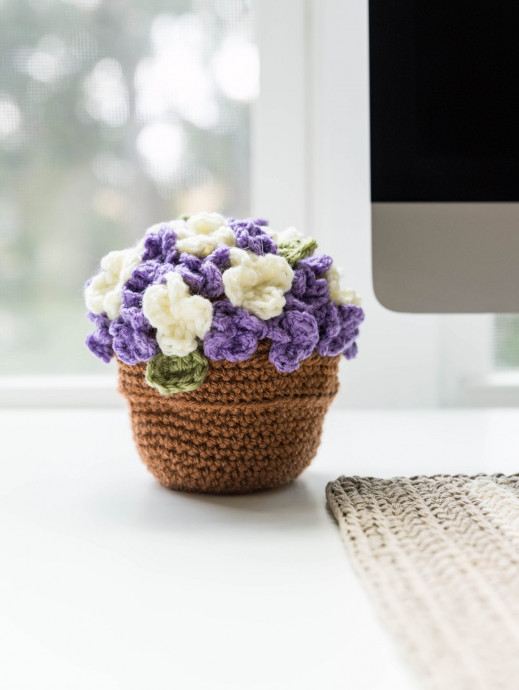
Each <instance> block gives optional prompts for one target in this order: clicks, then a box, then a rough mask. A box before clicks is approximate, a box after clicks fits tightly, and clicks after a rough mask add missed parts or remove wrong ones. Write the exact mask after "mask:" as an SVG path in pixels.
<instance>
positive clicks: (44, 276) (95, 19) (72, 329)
mask: <svg viewBox="0 0 519 690" xmlns="http://www.w3.org/2000/svg"><path fill="white" fill-rule="evenodd" d="M252 32H253V10H252V7H251V3H250V2H248V1H247V0H213V1H209V0H66V1H65V0H0V55H1V62H0V355H1V356H0V373H24V374H31V373H48V372H81V371H83V372H85V371H91V372H102V371H103V365H102V364H101V363H99V362H98V361H97V360H96V358H94V357H92V356H91V355H90V353H89V352H88V351H87V350H86V348H85V347H84V346H83V341H84V337H85V335H86V333H87V332H88V330H89V328H90V324H89V323H88V321H87V320H86V318H85V308H84V305H83V299H82V289H83V284H84V282H85V280H86V279H87V278H88V277H89V276H90V275H92V274H93V273H94V272H95V270H96V267H97V266H98V263H99V260H100V258H101V257H102V256H103V255H104V254H106V253H107V252H108V251H110V250H112V249H119V248H123V247H127V246H130V245H132V244H133V243H134V242H135V241H136V239H137V238H139V237H140V236H142V234H143V232H144V230H145V229H146V228H147V227H148V226H150V225H152V224H154V223H156V222H158V221H161V220H169V219H171V218H174V217H176V216H178V215H180V214H181V213H194V212H197V211H201V210H216V211H220V212H223V213H226V214H229V215H236V216H239V215H242V214H243V215H247V214H248V213H249V161H250V152H249V148H250V147H249V119H250V104H251V102H252V101H253V100H254V99H255V98H256V97H257V93H258V84H259V64H258V53H257V49H256V45H255V43H254V41H253V38H252Z"/></svg>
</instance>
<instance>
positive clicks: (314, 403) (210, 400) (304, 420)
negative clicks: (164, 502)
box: [118, 341, 339, 494]
mask: <svg viewBox="0 0 519 690" xmlns="http://www.w3.org/2000/svg"><path fill="white" fill-rule="evenodd" d="M268 351H269V344H268V342H267V341H263V342H262V343H261V345H260V346H259V348H258V351H257V352H256V354H255V355H254V356H253V357H251V358H250V359H248V360H246V361H243V362H235V363H232V362H229V361H227V360H221V361H219V362H213V363H212V364H211V366H210V368H209V370H208V372H207V376H206V377H205V380H204V382H203V383H202V384H201V385H200V387H199V388H197V390H195V391H193V392H191V393H177V394H176V395H170V396H164V395H161V394H160V393H159V392H158V391H157V390H155V389H154V388H152V387H150V386H149V385H147V384H146V382H145V380H144V367H145V365H144V364H137V365H135V366H129V365H127V364H124V363H123V362H121V361H119V362H118V365H119V389H120V391H121V392H122V393H123V395H125V396H126V398H127V400H128V403H129V408H130V417H131V422H132V429H133V435H134V439H135V442H136V445H137V449H138V451H139V454H140V456H141V458H142V460H143V462H144V463H145V464H146V466H147V468H148V469H149V471H150V472H151V473H152V474H153V475H154V476H155V477H156V478H157V479H158V481H159V482H160V483H161V484H162V485H163V486H165V487H167V488H170V489H178V490H182V491H195V492H202V493H216V494H233V493H248V492H251V491H258V490H260V489H270V488H274V487H277V486H283V485H284V484H288V483H289V482H291V481H292V480H293V479H295V478H296V477H297V476H298V475H299V474H300V473H301V472H302V471H303V470H304V469H305V468H306V467H307V466H308V464H309V463H310V461H311V460H312V458H313V457H314V455H315V453H316V451H317V447H318V445H319V441H320V437H321V429H322V422H323V419H324V415H325V414H326V411H327V409H328V407H329V405H330V403H331V401H332V400H333V398H334V396H335V394H336V393H337V389H338V379H337V370H338V365H339V357H321V356H320V355H318V354H316V353H313V354H312V355H311V356H310V357H308V358H307V359H306V360H305V361H304V362H303V363H302V364H301V366H300V367H299V369H298V370H297V371H295V372H293V373H292V374H283V373H281V372H279V371H278V370H277V369H276V367H274V366H273V365H272V364H271V363H270V362H269V361H268Z"/></svg>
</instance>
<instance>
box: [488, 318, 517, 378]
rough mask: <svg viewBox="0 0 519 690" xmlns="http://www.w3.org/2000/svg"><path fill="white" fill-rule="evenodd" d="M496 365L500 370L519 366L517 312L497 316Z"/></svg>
mask: <svg viewBox="0 0 519 690" xmlns="http://www.w3.org/2000/svg"><path fill="white" fill-rule="evenodd" d="M494 366H495V368H496V369H499V370H503V369H517V368H519V316H518V315H516V314H499V315H497V316H496V317H495V320H494Z"/></svg>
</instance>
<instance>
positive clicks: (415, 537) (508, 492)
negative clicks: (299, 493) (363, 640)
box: [326, 475, 519, 690]
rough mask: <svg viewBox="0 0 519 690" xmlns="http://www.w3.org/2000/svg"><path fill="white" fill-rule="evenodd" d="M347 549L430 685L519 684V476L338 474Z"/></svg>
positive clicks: (334, 488) (494, 687) (451, 688)
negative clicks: (377, 475)
mask: <svg viewBox="0 0 519 690" xmlns="http://www.w3.org/2000/svg"><path fill="white" fill-rule="evenodd" d="M326 495H327V499H328V505H329V506H330V509H331V510H332V512H333V514H334V516H335V518H336V519H337V522H338V523H339V527H340V531H341V534H342V537H343V539H344V542H345V543H346V546H347V549H348V552H349V555H350V557H351V559H352V561H353V563H354V565H355V567H356V570H357V572H358V574H359V575H360V577H361V578H362V580H363V581H364V583H365V585H366V587H367V588H368V590H369V591H370V593H371V594H372V596H373V598H374V599H375V602H376V604H377V606H378V609H379V611H380V613H381V616H382V618H383V619H384V620H385V621H386V623H387V624H388V625H389V626H390V628H391V629H392V631H393V633H394V634H395V636H396V637H397V638H398V640H399V642H400V643H401V645H402V647H403V650H404V652H405V653H406V655H407V657H408V659H409V661H410V662H411V663H412V665H413V666H414V667H415V669H416V670H417V671H418V673H419V675H420V676H421V678H422V679H423V680H424V682H425V685H426V687H430V688H435V689H438V690H439V689H441V690H518V688H519V475H514V476H511V477H505V476H503V475H493V476H487V475H478V476H475V477H468V476H462V475H459V476H435V477H413V478H411V479H405V478H396V479H373V478H370V477H368V478H362V477H340V478H339V479H337V480H336V481H335V482H331V483H330V484H328V486H327V489H326Z"/></svg>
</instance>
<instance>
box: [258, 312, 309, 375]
mask: <svg viewBox="0 0 519 690" xmlns="http://www.w3.org/2000/svg"><path fill="white" fill-rule="evenodd" d="M267 336H268V337H269V338H270V339H271V340H272V345H271V347H270V352H269V360H270V361H271V362H272V364H273V365H274V366H275V367H276V369H278V371H284V372H290V371H295V370H296V369H299V364H300V363H301V362H302V361H303V360H304V359H306V358H307V357H310V355H311V354H312V352H313V351H314V348H315V346H316V345H317V342H318V340H319V328H318V326H317V322H316V320H315V318H314V317H313V316H312V315H311V314H309V313H305V312H300V311H288V312H285V313H283V314H281V315H280V316H275V317H274V318H273V319H270V321H269V322H268V333H267Z"/></svg>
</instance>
